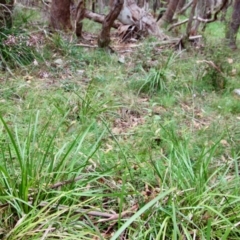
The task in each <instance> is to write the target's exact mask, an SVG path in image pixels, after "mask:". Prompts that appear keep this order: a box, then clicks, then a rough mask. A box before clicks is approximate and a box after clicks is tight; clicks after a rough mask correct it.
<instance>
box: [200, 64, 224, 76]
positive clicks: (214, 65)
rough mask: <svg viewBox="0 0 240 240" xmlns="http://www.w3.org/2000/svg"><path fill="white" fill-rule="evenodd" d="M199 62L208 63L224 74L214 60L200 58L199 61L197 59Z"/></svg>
mask: <svg viewBox="0 0 240 240" xmlns="http://www.w3.org/2000/svg"><path fill="white" fill-rule="evenodd" d="M197 63H207V64H208V65H209V66H211V67H212V68H214V69H216V70H217V71H218V72H219V73H221V74H222V75H223V76H224V74H223V72H222V71H221V69H220V68H219V67H218V66H217V65H216V64H215V63H214V62H213V61H207V60H199V61H197Z"/></svg>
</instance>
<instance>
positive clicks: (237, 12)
mask: <svg viewBox="0 0 240 240" xmlns="http://www.w3.org/2000/svg"><path fill="white" fill-rule="evenodd" d="M239 26H240V0H235V2H234V5H233V13H232V19H231V21H230V23H229V25H228V28H227V32H226V39H227V43H228V45H229V46H230V47H231V48H233V49H236V48H237V45H236V40H237V32H238V29H239Z"/></svg>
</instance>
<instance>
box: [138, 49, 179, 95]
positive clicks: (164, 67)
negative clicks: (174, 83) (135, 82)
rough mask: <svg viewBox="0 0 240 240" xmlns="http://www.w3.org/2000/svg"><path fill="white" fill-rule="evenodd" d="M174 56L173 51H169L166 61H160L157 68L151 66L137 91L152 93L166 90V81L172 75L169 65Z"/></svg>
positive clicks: (171, 63) (172, 61)
mask: <svg viewBox="0 0 240 240" xmlns="http://www.w3.org/2000/svg"><path fill="white" fill-rule="evenodd" d="M176 57H177V55H176V54H175V53H170V54H169V56H168V58H167V60H166V62H163V63H161V64H160V67H159V68H151V69H150V71H149V73H148V76H147V78H146V80H144V83H143V84H142V86H141V87H140V89H139V90H138V93H141V92H148V93H149V94H154V93H156V92H158V91H161V92H166V91H167V89H168V86H167V82H168V81H169V79H170V78H171V76H172V73H171V66H172V65H173V63H174V61H175V59H176Z"/></svg>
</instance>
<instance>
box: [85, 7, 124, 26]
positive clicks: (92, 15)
mask: <svg viewBox="0 0 240 240" xmlns="http://www.w3.org/2000/svg"><path fill="white" fill-rule="evenodd" d="M84 16H85V17H86V18H88V19H90V20H93V21H94V22H97V23H101V24H102V23H103V22H104V19H105V15H102V14H98V13H94V12H91V11H89V10H85V13H84ZM121 25H122V24H121V23H119V22H114V23H113V25H112V27H113V28H116V29H117V28H119V27H120V26H121Z"/></svg>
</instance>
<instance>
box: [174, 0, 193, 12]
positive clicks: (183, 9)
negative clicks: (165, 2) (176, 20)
mask: <svg viewBox="0 0 240 240" xmlns="http://www.w3.org/2000/svg"><path fill="white" fill-rule="evenodd" d="M192 3H193V0H192V1H190V2H189V3H187V4H186V5H185V6H183V8H182V9H180V10H179V11H178V12H177V14H182V13H184V12H185V11H186V10H187V9H188V8H189V7H190V6H191V5H192Z"/></svg>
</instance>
